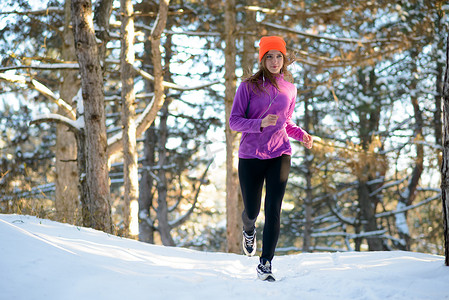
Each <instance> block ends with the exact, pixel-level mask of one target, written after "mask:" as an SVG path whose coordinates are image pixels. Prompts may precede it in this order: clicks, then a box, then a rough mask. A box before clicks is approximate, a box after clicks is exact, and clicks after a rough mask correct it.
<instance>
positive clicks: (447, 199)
mask: <svg viewBox="0 0 449 300" xmlns="http://www.w3.org/2000/svg"><path fill="white" fill-rule="evenodd" d="M441 200H442V204H443V226H444V253H445V256H446V258H445V264H446V266H449V228H448V227H449V35H448V38H447V44H446V72H445V74H444V85H443V162H442V164H441Z"/></svg>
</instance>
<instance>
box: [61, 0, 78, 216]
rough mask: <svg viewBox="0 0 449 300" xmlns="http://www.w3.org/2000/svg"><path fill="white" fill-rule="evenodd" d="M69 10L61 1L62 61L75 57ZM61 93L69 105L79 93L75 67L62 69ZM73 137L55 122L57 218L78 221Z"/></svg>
mask: <svg viewBox="0 0 449 300" xmlns="http://www.w3.org/2000/svg"><path fill="white" fill-rule="evenodd" d="M70 20H71V10H70V1H69V0H66V1H65V4H64V31H63V44H62V54H61V57H62V59H63V60H64V61H75V60H76V54H75V45H74V41H73V32H72V30H71V28H70ZM61 73H62V74H61V75H62V78H63V80H62V83H61V88H60V91H61V92H60V96H61V98H62V99H64V100H65V102H67V103H68V104H69V105H72V99H73V97H75V95H76V94H77V93H78V90H79V88H80V82H79V79H78V78H77V76H78V71H76V70H63V71H62V72H61ZM58 114H60V115H63V116H65V117H68V118H71V119H74V117H73V116H72V115H71V114H69V113H67V112H66V110H65V109H62V108H59V109H58ZM76 154H77V148H76V139H75V135H74V133H73V132H71V131H69V130H68V129H67V126H65V125H62V124H59V123H58V124H57V125H56V163H55V164H56V178H55V183H56V184H55V185H56V187H55V194H56V195H55V208H56V217H57V220H59V221H60V222H67V223H70V224H78V221H79V216H78V214H79V213H80V205H79V190H78V168H77V163H76V157H77V155H76Z"/></svg>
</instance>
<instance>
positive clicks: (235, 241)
mask: <svg viewBox="0 0 449 300" xmlns="http://www.w3.org/2000/svg"><path fill="white" fill-rule="evenodd" d="M225 1H226V3H225V33H226V34H225V38H226V48H225V62H226V63H225V111H226V122H225V123H226V128H225V134H226V221H227V223H226V238H227V251H228V252H231V253H241V252H242V228H243V225H242V217H241V213H242V211H243V201H242V199H241V197H240V196H239V195H240V192H239V191H240V186H239V184H238V176H237V168H236V166H237V163H236V155H235V153H237V147H236V141H237V138H236V133H235V132H232V131H231V129H230V127H229V117H230V115H231V109H232V103H233V101H234V96H235V89H236V75H235V68H236V62H235V56H236V45H235V39H236V37H235V35H236V27H235V23H236V21H235V15H236V12H235V0H225Z"/></svg>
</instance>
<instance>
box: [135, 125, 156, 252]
mask: <svg viewBox="0 0 449 300" xmlns="http://www.w3.org/2000/svg"><path fill="white" fill-rule="evenodd" d="M154 131H155V126H154V124H153V125H151V126H150V128H148V129H147V131H145V139H144V149H143V152H144V158H143V162H142V165H143V168H142V176H141V179H140V183H139V241H142V242H146V243H151V244H153V243H154V224H153V223H154V221H153V219H152V218H151V214H150V212H151V208H152V206H153V198H154V193H153V186H154V184H153V182H154V179H153V176H151V173H150V172H152V171H151V169H150V168H151V167H152V166H154V162H155V148H156V144H157V137H156V133H155V132H154Z"/></svg>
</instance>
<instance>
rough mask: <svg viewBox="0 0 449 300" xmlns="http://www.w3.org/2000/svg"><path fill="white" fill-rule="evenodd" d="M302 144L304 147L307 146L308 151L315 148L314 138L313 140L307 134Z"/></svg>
mask: <svg viewBox="0 0 449 300" xmlns="http://www.w3.org/2000/svg"><path fill="white" fill-rule="evenodd" d="M302 142H303V143H304V146H305V147H306V148H307V149H312V146H313V138H312V136H311V135H310V134H308V133H305V134H304V136H303V138H302Z"/></svg>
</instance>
